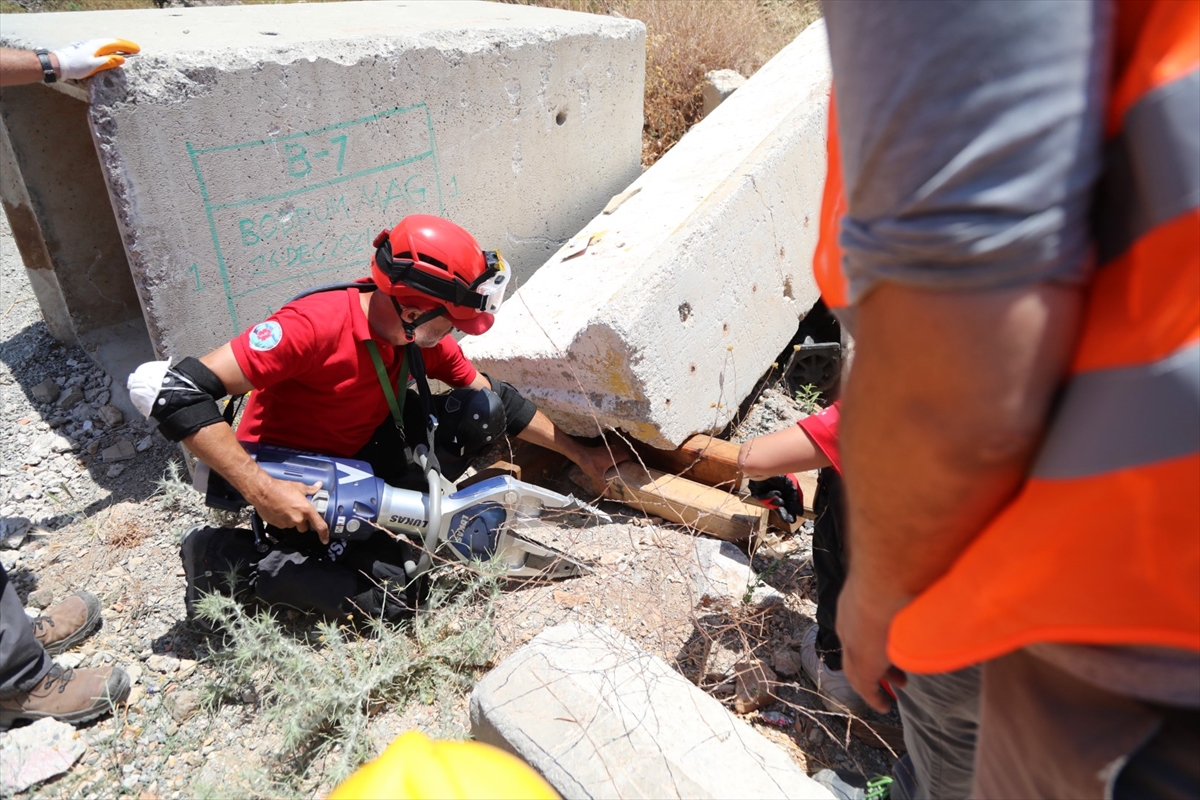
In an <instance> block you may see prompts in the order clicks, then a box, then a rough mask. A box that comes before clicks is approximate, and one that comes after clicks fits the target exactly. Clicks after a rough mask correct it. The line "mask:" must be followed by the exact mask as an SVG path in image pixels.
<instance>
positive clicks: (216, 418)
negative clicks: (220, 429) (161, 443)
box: [150, 356, 228, 442]
mask: <svg viewBox="0 0 1200 800" xmlns="http://www.w3.org/2000/svg"><path fill="white" fill-rule="evenodd" d="M227 394H228V392H226V391H225V384H223V383H221V379H220V378H218V377H217V376H216V375H215V374H214V373H213V371H212V370H210V369H209V368H208V367H206V366H204V364H202V363H200V360H199V359H196V358H192V357H191V356H189V357H187V358H185V359H183V360H182V361H180V362H179V363H178V364H176V365H175V366H173V367H171V368H170V369H168V370H167V371H166V374H164V375H163V378H162V386H161V387H160V389H159V392H158V397H156V398H155V400H154V406H153V408H152V409H151V411H150V417H151V418H152V419H153V420H154V421H155V422H157V423H158V430H159V432H160V433H162V435H163V436H165V437H166V438H167V439H168V440H170V441H172V442H178V441H181V440H183V439H186V438H187V437H189V436H191V435H192V434H193V433H195V432H196V431H198V430H200V429H201V428H206V427H208V426H209V425H214V424H216V423H218V422H224V421H225V420H224V418H223V417H222V416H221V411H220V409H218V408H217V400H219V399H221V398H222V397H224V396H225V395H227Z"/></svg>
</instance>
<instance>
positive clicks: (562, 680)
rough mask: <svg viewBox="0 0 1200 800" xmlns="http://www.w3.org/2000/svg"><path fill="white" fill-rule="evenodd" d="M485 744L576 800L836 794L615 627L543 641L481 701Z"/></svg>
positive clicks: (490, 679)
mask: <svg viewBox="0 0 1200 800" xmlns="http://www.w3.org/2000/svg"><path fill="white" fill-rule="evenodd" d="M471 732H472V734H473V735H474V736H475V738H476V739H479V740H480V741H483V742H487V743H488V744H493V745H496V746H497V747H501V748H504V749H506V750H508V751H510V752H513V753H516V754H517V755H518V756H520V757H521V758H523V759H525V760H526V761H527V762H529V764H531V765H532V766H533V767H534V768H535V769H537V770H538V771H539V772H541V773H542V775H544V776H545V777H546V780H548V781H549V782H550V783H551V785H553V786H554V788H555V789H557V790H558V792H559V793H560V794H562V796H563V797H565V798H577V797H578V798H583V797H663V798H666V797H688V798H726V797H761V798H768V797H779V798H783V797H788V798H832V797H833V795H832V794H830V793H829V791H828V790H827V789H826V788H825V787H824V786H821V785H820V784H818V783H817V782H816V781H813V780H812V779H811V778H809V777H808V776H807V775H805V774H804V772H803V771H802V770H801V769H800V768H799V767H798V766H796V764H794V763H793V762H792V761H791V759H789V758H788V757H787V755H786V754H785V753H784V752H783V750H781V749H780V748H778V747H777V746H775V745H774V744H772V743H771V742H769V741H768V740H767V739H766V738H765V737H763V736H762V735H761V734H760V733H758V731H756V730H754V729H753V728H752V727H750V726H749V725H747V724H746V723H744V722H742V721H741V720H739V719H738V718H737V717H735V716H734V715H733V714H731V713H730V712H729V711H727V710H726V709H725V707H724V706H722V705H721V704H720V703H718V702H717V701H716V700H714V699H713V698H712V697H710V696H708V695H707V694H705V693H704V692H703V691H701V690H700V689H699V688H697V687H696V686H694V685H693V684H692V683H690V682H689V681H688V680H687V679H686V678H684V677H683V676H682V675H680V674H679V673H678V672H675V671H674V670H672V669H671V668H670V667H669V666H667V664H666V662H664V661H663V660H662V659H660V658H658V657H656V656H653V655H651V654H649V653H647V652H646V651H645V650H643V649H641V648H640V647H638V645H637V644H635V643H634V642H633V641H632V640H631V639H629V638H627V637H625V636H623V635H621V634H620V633H617V632H616V631H614V630H612V629H611V628H606V627H585V626H582V625H579V624H577V623H569V624H565V625H558V626H556V627H553V628H549V629H547V630H545V631H542V633H540V634H538V635H537V636H536V637H534V639H533V640H532V641H531V642H529V644H527V645H525V646H524V647H522V648H521V649H520V650H518V651H517V652H515V653H513V655H511V656H509V657H508V658H507V659H505V660H504V661H503V662H502V663H501V664H500V665H499V666H498V667H496V669H494V670H492V671H491V672H490V673H488V675H487V676H486V677H484V679H483V680H482V681H480V682H479V684H478V685H477V686H476V687H475V691H474V692H473V693H472V694H471Z"/></svg>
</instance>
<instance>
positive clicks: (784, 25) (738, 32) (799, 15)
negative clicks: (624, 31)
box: [505, 0, 821, 166]
mask: <svg viewBox="0 0 1200 800" xmlns="http://www.w3.org/2000/svg"><path fill="white" fill-rule="evenodd" d="M505 2H516V3H521V4H523V5H539V6H549V7H553V8H562V9H567V10H569V11H582V12H587V13H592V14H606V15H610V16H617V17H626V18H629V19H636V20H640V21H641V22H644V23H645V24H646V99H645V118H644V122H643V128H642V164H643V165H644V166H650V165H651V164H653V163H654V162H655V161H657V160H658V159H659V158H661V157H662V155H663V154H664V153H666V152H667V151H668V150H670V149H671V147H673V146H674V145H675V143H676V142H678V141H679V140H680V139H681V138H683V135H684V134H685V133H687V131H688V128H690V127H691V126H692V125H694V124H695V123H696V122H697V121H698V120H699V119H700V107H701V83H702V81H703V80H704V74H705V73H706V72H709V71H710V70H715V69H732V70H737V71H738V72H740V73H741V74H742V75H745V76H746V77H749V76H751V75H753V74H754V73H755V72H756V71H757V70H758V68H759V67H761V66H762V65H763V64H765V63H766V62H767V61H768V60H769V59H770V58H771V57H772V56H773V55H775V54H776V53H777V52H779V51H780V50H781V49H782V48H783V46H784V45H786V44H787V43H788V42H790V41H791V40H792V39H794V38H795V37H796V36H797V35H799V33H800V32H801V31H802V30H804V28H805V27H807V26H808V25H809V24H810V23H811V22H813V21H814V20H815V19H817V18H818V17H819V16H820V14H821V12H820V7H819V5H818V2H817V0H505Z"/></svg>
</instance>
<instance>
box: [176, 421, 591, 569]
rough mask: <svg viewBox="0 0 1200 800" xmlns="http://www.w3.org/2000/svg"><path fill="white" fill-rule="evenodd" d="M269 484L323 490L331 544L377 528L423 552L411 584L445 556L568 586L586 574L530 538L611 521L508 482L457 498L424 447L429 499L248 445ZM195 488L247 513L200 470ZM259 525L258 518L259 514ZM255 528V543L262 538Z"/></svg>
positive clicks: (320, 496)
mask: <svg viewBox="0 0 1200 800" xmlns="http://www.w3.org/2000/svg"><path fill="white" fill-rule="evenodd" d="M243 446H244V447H245V449H246V452H248V453H249V454H250V456H251V458H253V459H254V460H255V461H256V462H258V465H259V466H260V467H262V469H263V470H264V471H265V472H266V473H267V474H268V475H270V476H271V477H272V478H276V479H278V480H284V481H295V482H297V483H302V484H305V485H311V484H314V483H316V482H317V481H320V482H321V489H320V490H319V491H317V493H316V494H314V495H312V497H311V500H312V503H313V505H314V506H315V507H316V509H317V513H319V514H320V515H321V516H322V517H323V518H324V519H325V524H326V525H328V526H329V535H330V537H332V538H337V539H346V540H350V541H355V540H364V539H367V538H369V537H370V536H371V534H372V533H374V532H375V531H377V530H379V529H380V528H384V529H387V530H388V531H391V532H392V534H393V535H400V536H406V537H408V538H409V539H411V540H413V541H414V543H415V544H418V545H420V548H421V556H420V558H419V560H417V561H415V562H409V563H408V564H405V565H404V566H405V569H406V571H407V572H408V573H409V577H410V578H415V577H417V576H419V575H421V574H422V573H424V572H425V571H427V570H428V569H429V566H430V564H431V563H432V562H431V555H432V554H434V553H436V552H439V551H441V552H448V553H449V554H450V555H451V556H452V557H453V558H455V559H457V560H458V561H461V562H463V563H468V564H469V563H471V562H476V561H487V560H490V559H499V560H500V562H501V563H503V564H505V565H506V566H507V571H506V574H507V576H508V577H513V578H533V577H541V578H552V579H553V578H567V577H572V576H575V575H579V574H581V573H582V572H584V571H586V567H585V566H584V565H582V564H580V563H579V562H577V561H575V560H573V559H571V558H570V557H569V556H567V555H566V554H564V553H561V552H559V551H557V550H554V549H553V548H550V547H546V546H544V545H541V544H538V543H536V542H534V541H532V540H531V539H530V538H529V537H528V532H529V531H531V530H533V529H536V528H537V527H538V526H539V525H540V524H541V523H540V522H539V517H541V515H542V513H543V512H545V511H547V510H554V511H561V512H571V511H581V512H587V513H590V514H595V515H597V516H599V517H601V518H602V519H604V520H605V521H611V519H610V518H609V517H608V515H607V514H605V513H604V512H603V511H600V510H599V509H597V508H595V507H594V506H591V505H589V504H587V503H584V502H583V501H581V500H577V499H575V497H574V496H573V495H561V494H558V493H557V492H552V491H550V490H549V489H543V488H542V487H540V486H534V485H532V484H528V483H523V482H522V481H518V480H515V479H513V478H510V477H506V476H502V477H496V478H489V479H487V480H484V481H481V482H479V483H476V484H473V485H471V486H468V487H466V488H464V489H459V490H457V491H449V490H452V489H453V485H452V484H449V483H447V482H446V481H444V480H442V478H441V476H440V475H438V473H437V470H436V468H432V469H431V468H430V466H429V464H428V462H427V456H426V454H425V449H424V448H423V447H418V448H417V455H416V458H417V461H418V463H420V464H421V466H422V467H423V468H425V470H426V475H427V477H428V481H429V491H428V492H417V491H413V490H411V489H400V488H398V487H395V486H389V485H387V484H386V483H384V482H383V479H382V478H379V477H377V476H376V475H375V474H374V472H373V470H372V468H371V465H370V464H368V463H366V462H365V461H358V460H355V459H351V458H335V457H333V456H323V455H318V454H316V453H305V452H303V451H299V450H292V449H289V448H286V447H275V446H272V445H260V444H244V445H243ZM194 482H195V487H196V489H197V490H198V491H200V492H201V493H202V494H203V495H204V499H205V503H206V504H207V505H208V506H209V507H211V508H219V509H225V510H227V511H240V510H241V509H243V508H245V507H246V506H248V505H249V503H247V502H246V499H245V498H244V497H242V495H241V493H240V492H238V491H237V489H235V488H233V486H232V485H230V484H229V482H228V481H226V480H225V479H224V478H222V477H221V476H220V475H219V474H217V473H216V472H213V471H212V469H211V468H209V467H208V465H206V464H204V463H203V462H201V463H199V464H198V465H197V467H196V472H195V481H194ZM255 517H257V514H255ZM260 529H261V523H260V522H257V523H256V530H255V533H256V535H261V530H260Z"/></svg>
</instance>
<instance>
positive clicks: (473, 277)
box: [371, 214, 510, 338]
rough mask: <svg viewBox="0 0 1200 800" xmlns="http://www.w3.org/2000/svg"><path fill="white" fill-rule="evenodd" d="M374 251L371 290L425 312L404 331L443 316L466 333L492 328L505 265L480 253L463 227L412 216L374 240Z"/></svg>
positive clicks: (491, 252)
mask: <svg viewBox="0 0 1200 800" xmlns="http://www.w3.org/2000/svg"><path fill="white" fill-rule="evenodd" d="M375 248H376V249H375V255H374V257H373V258H372V259H371V278H372V279H373V280H374V281H375V285H376V286H378V287H379V288H380V289H381V290H383V291H384V292H386V293H387V294H389V295H391V296H392V299H393V301H394V302H396V303H397V304H398V305H402V306H408V307H412V308H419V309H421V310H423V311H426V312H428V313H426V314H424V315H422V316H421V317H420V318H419V319H418V320H416V321H415V322H413V323H411V325H406V326H405V327H406V329H416V328H417V327H419V326H420V325H422V324H424V323H426V322H428V321H429V320H431V319H435V318H436V317H439V316H442V315H445V316H447V317H449V318H450V322H451V323H452V324H453V325H454V327H456V328H458V329H459V330H460V331H463V332H464V333H470V334H480V333H483V332H484V331H486V330H487V329H488V328H490V327H492V323H493V322H495V316H493V315H494V314H495V313H496V311H498V310H499V309H500V304H501V303H503V302H504V292H505V290H506V289H507V288H508V280H509V277H510V273H509V271H508V265H507V264H506V263H505V261H504V259H503V258H502V257H501V256H500V254H499V253H498V252H496V251H494V250H488V251H484V250H483V249H482V248H480V246H479V243H478V242H476V241H475V237H474V236H472V235H471V234H469V233H467V232H466V231H465V230H463V228H461V227H459V226H458V225H455V224H454V223H453V222H451V221H450V220H446V219H442V218H441V217H434V216H431V215H429V214H413V215H411V216H407V217H405V218H404V219H402V220H400V222H399V223H398V224H397V225H396V227H394V228H392V229H391V230H390V231H386V230H385V231H383V232H381V233H380V234H379V235H378V236H376V237H375ZM409 335H410V338H411V336H412V330H409Z"/></svg>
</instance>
